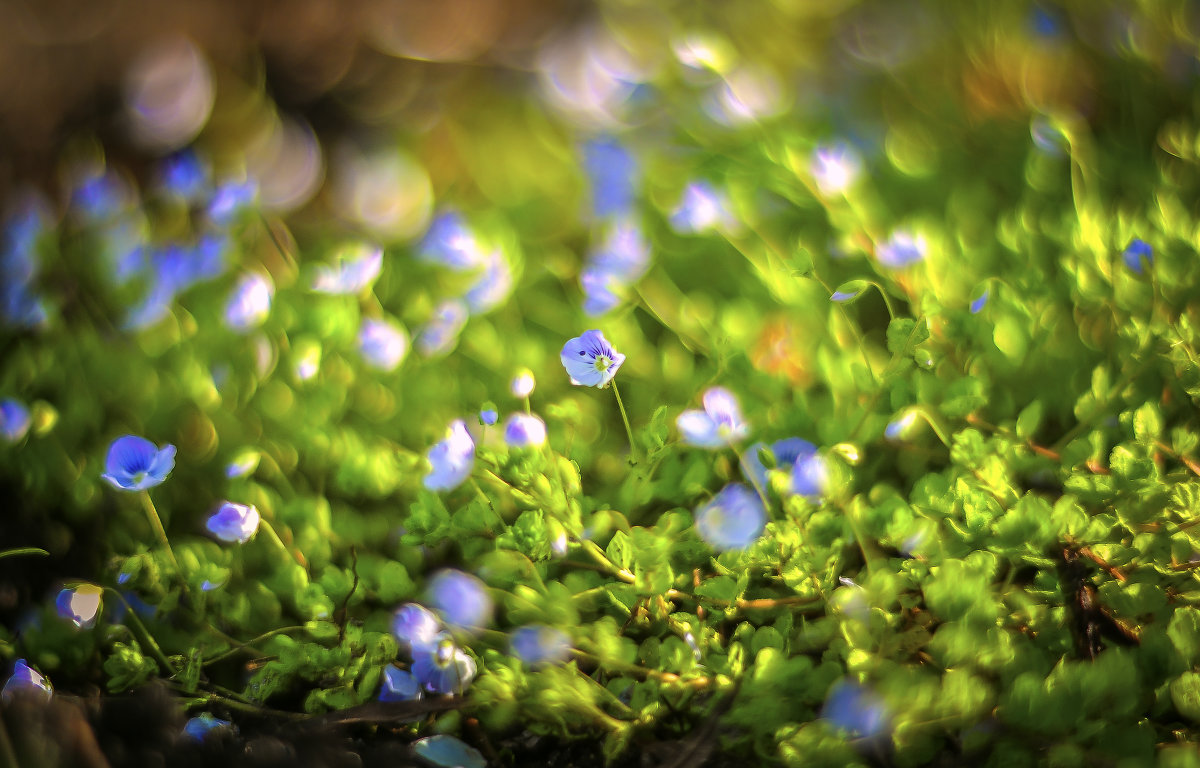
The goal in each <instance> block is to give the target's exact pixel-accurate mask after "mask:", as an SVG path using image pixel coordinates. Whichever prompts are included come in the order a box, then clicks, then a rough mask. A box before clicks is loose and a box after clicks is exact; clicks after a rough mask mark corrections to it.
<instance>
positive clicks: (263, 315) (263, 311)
mask: <svg viewBox="0 0 1200 768" xmlns="http://www.w3.org/2000/svg"><path fill="white" fill-rule="evenodd" d="M274 294H275V286H274V285H273V284H272V283H271V280H270V279H269V278H268V277H267V276H266V275H261V274H259V273H257V272H250V273H248V274H246V275H243V276H242V279H241V280H239V281H238V284H237V286H236V287H235V288H234V290H233V294H232V295H231V296H230V297H229V302H228V303H227V304H226V305H225V324H226V325H228V326H229V327H230V328H232V329H233V330H235V331H237V332H239V333H244V332H246V331H249V330H251V329H252V328H257V327H258V326H260V325H262V324H263V321H264V320H266V319H267V315H268V314H270V313H271V298H272V296H274Z"/></svg>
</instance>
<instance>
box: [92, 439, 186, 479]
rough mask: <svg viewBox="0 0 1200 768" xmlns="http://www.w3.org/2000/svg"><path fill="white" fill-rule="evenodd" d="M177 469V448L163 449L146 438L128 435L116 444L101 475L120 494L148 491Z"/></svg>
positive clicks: (114, 442)
mask: <svg viewBox="0 0 1200 768" xmlns="http://www.w3.org/2000/svg"><path fill="white" fill-rule="evenodd" d="M174 468H175V446H173V445H165V446H163V447H162V449H161V450H160V449H158V448H155V447H154V443H152V442H150V441H149V440H147V439H145V438H143V437H137V436H135V435H125V436H123V437H118V438H117V439H116V440H113V441H112V445H110V446H109V447H108V458H107V460H106V461H105V462H104V469H105V472H104V474H103V475H101V477H102V478H104V479H105V480H107V481H108V482H109V484H110V485H111V486H112V487H113V488H116V489H117V490H119V491H144V490H146V489H147V488H153V487H154V486H156V485H159V484H160V483H162V481H163V480H166V479H167V475H169V474H171V470H172V469H174Z"/></svg>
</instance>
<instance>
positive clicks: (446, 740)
mask: <svg viewBox="0 0 1200 768" xmlns="http://www.w3.org/2000/svg"><path fill="white" fill-rule="evenodd" d="M412 748H413V752H415V753H416V754H417V756H418V757H420V758H421V759H422V760H427V761H429V762H430V763H432V764H433V765H436V766H438V768H487V760H485V759H484V757H483V754H482V753H480V751H479V750H478V749H475V748H474V747H471V746H468V745H467V744H466V743H464V742H462V741H461V740H459V739H456V738H454V737H453V736H447V735H445V734H439V735H437V736H426V737H425V738H423V739H417V740H416V741H414V742H413V745H412Z"/></svg>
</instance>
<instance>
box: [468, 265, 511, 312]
mask: <svg viewBox="0 0 1200 768" xmlns="http://www.w3.org/2000/svg"><path fill="white" fill-rule="evenodd" d="M512 288H513V274H512V267H510V266H509V265H508V259H506V258H504V254H503V253H502V252H501V251H499V250H495V251H492V253H491V254H490V255H489V256H488V257H487V258H486V259H485V260H484V263H483V273H482V274H480V276H479V279H478V280H476V281H475V284H474V285H472V286H471V287H470V288H468V289H467V292H466V294H465V295H464V296H463V298H464V299H466V300H467V306H468V307H469V308H470V309H471V311H472V312H475V313H476V314H483V313H485V312H490V311H491V310H492V309H494V308H496V307H498V306H500V304H501V303H503V301H504V300H505V299H507V298H508V295H509V294H510V293H512Z"/></svg>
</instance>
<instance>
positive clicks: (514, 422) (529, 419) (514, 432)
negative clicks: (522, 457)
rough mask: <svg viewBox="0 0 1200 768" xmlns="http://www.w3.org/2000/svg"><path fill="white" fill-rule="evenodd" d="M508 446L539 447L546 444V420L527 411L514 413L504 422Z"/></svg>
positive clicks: (505, 438) (505, 440)
mask: <svg viewBox="0 0 1200 768" xmlns="http://www.w3.org/2000/svg"><path fill="white" fill-rule="evenodd" d="M504 442H505V443H507V444H508V447H509V448H540V447H541V446H543V445H545V444H546V422H544V421H542V420H541V419H539V418H538V417H537V416H532V415H530V414H528V413H514V414H512V415H510V416H509V417H508V419H507V420H506V421H505V422H504Z"/></svg>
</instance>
